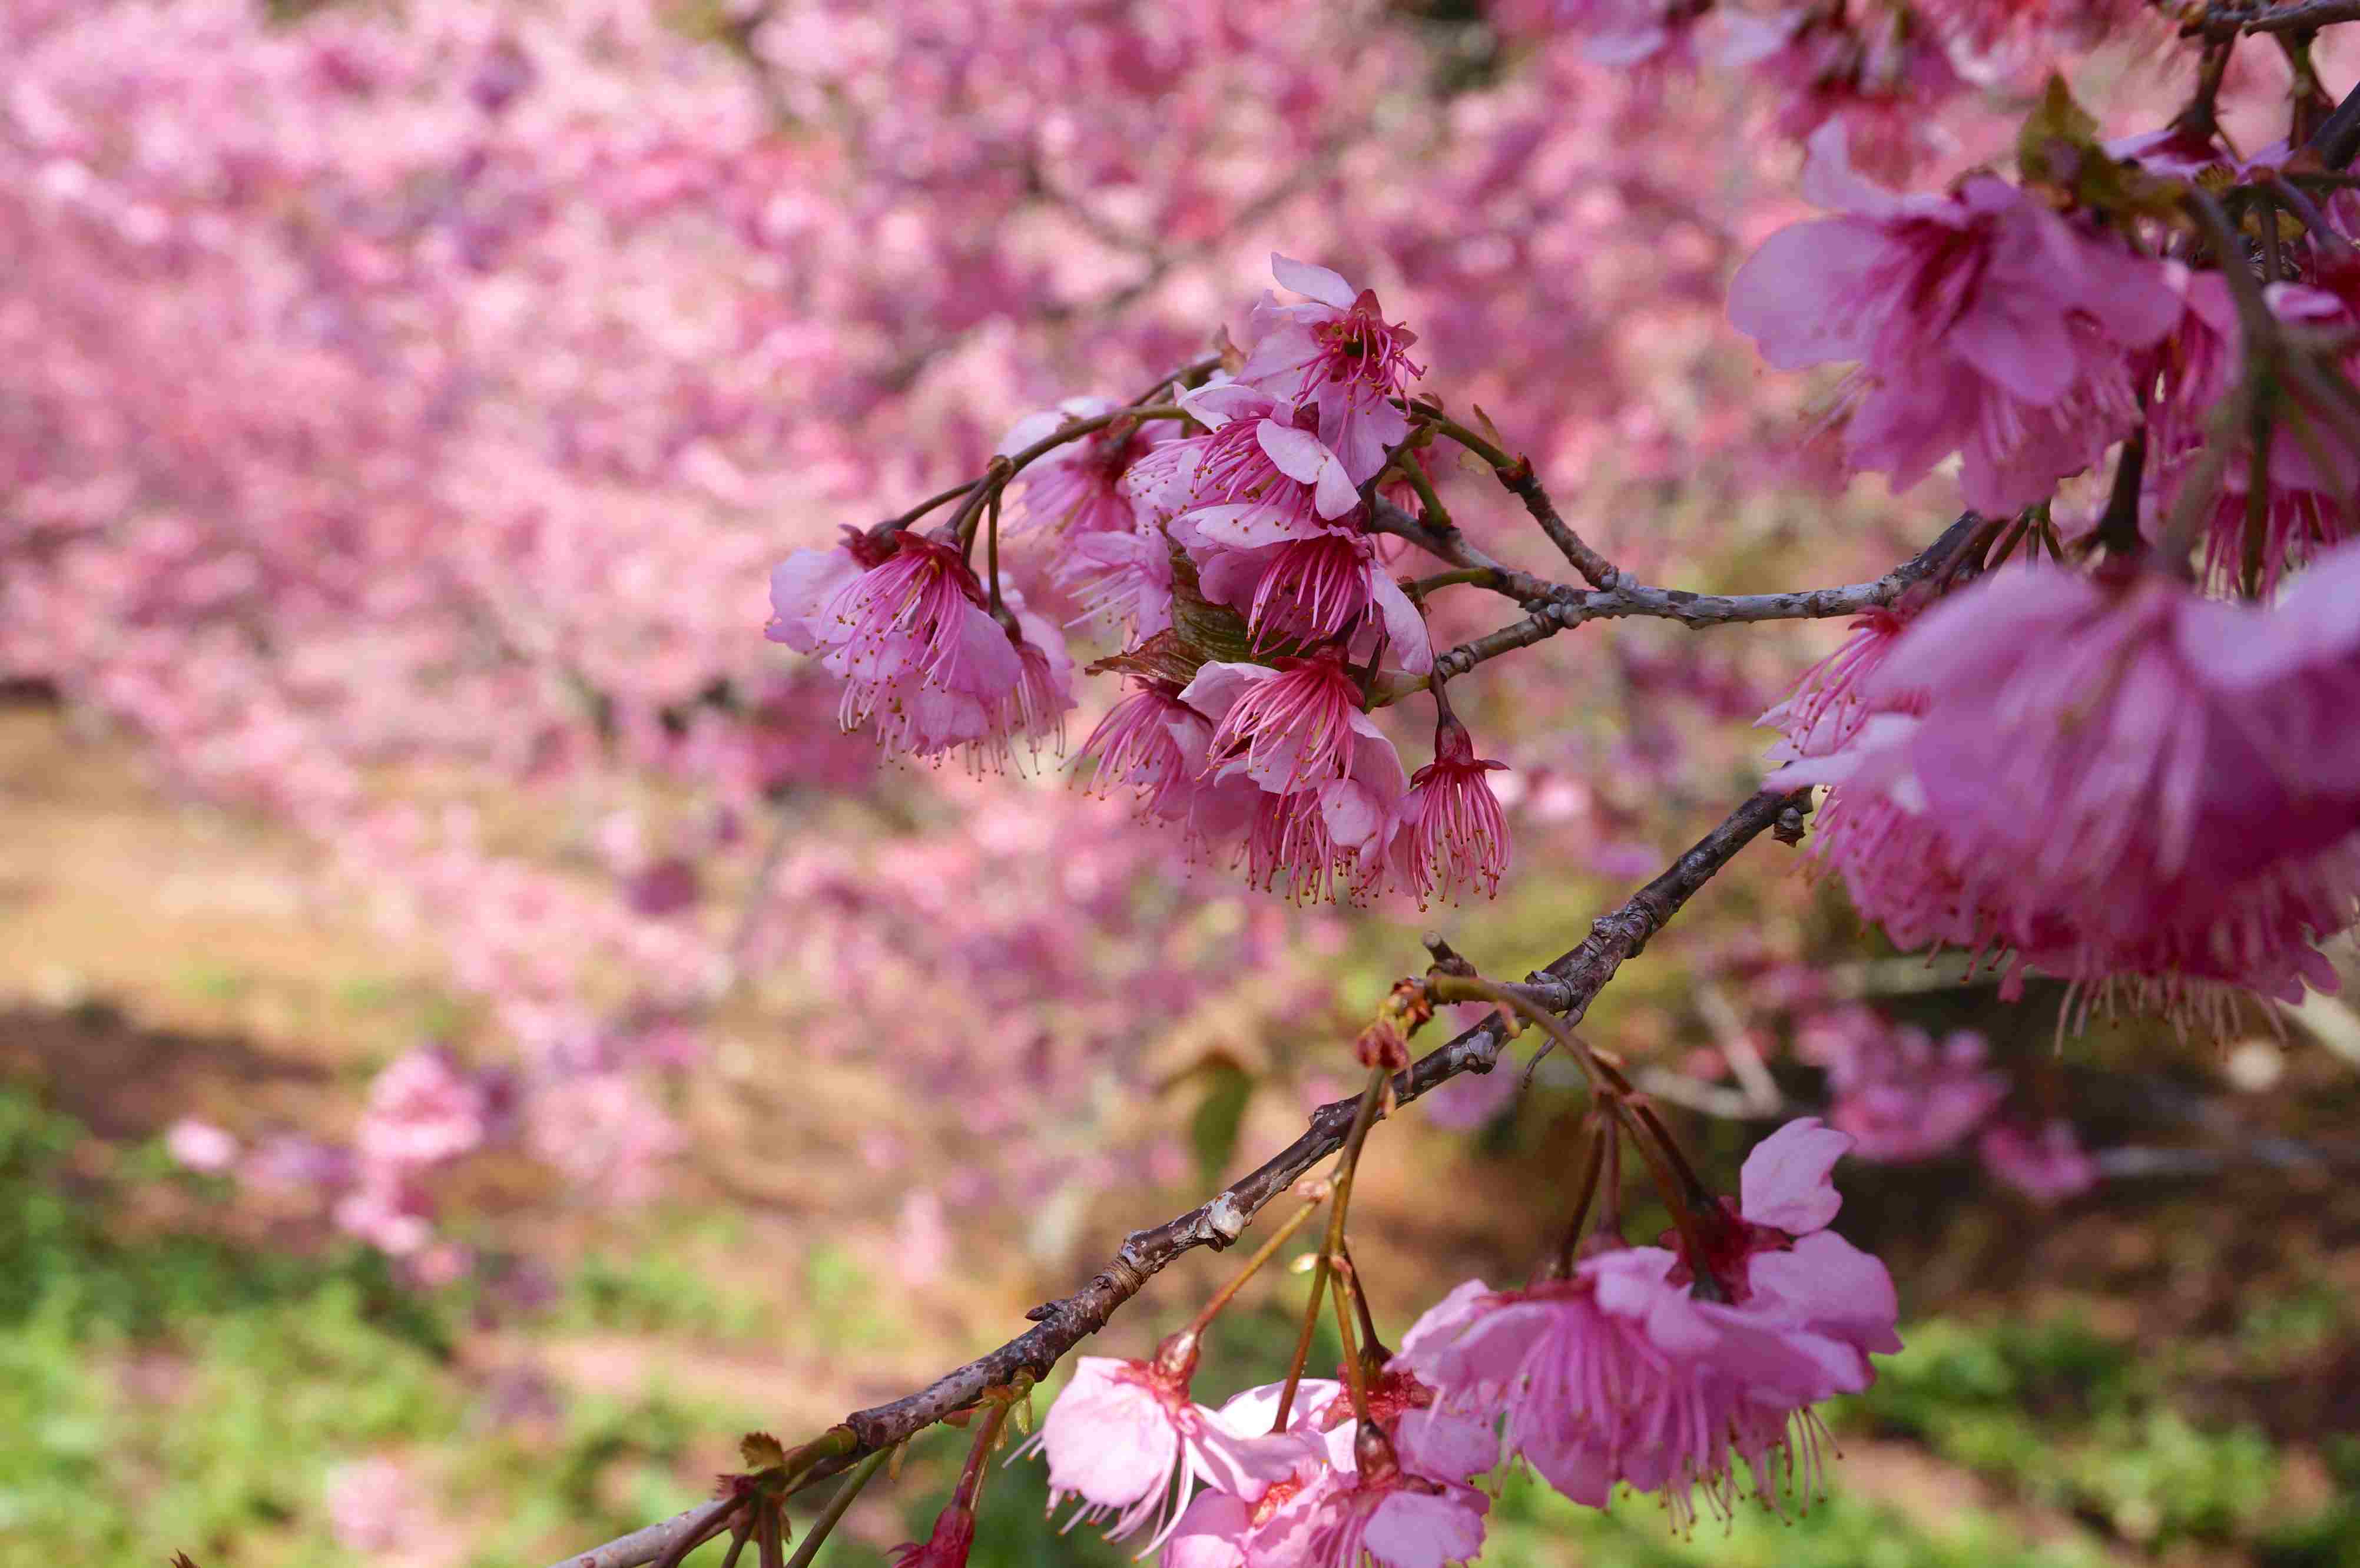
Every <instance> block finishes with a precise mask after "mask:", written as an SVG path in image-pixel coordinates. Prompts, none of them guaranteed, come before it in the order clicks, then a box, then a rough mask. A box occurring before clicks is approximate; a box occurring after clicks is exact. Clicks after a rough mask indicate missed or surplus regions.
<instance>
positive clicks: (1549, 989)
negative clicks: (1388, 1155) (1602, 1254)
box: [552, 536, 1947, 1568]
mask: <svg viewBox="0 0 2360 1568" xmlns="http://www.w3.org/2000/svg"><path fill="white" fill-rule="evenodd" d="M1946 537H1947V536H1946ZM1808 793H1809V792H1808V790H1806V791H1803V792H1802V793H1801V794H1797V795H1787V794H1781V793H1777V792H1775V791H1770V790H1765V791H1763V792H1761V793H1759V794H1756V795H1754V796H1753V797H1752V798H1751V799H1749V800H1746V801H1745V802H1744V803H1743V805H1741V806H1739V807H1738V808H1737V809H1736V810H1735V811H1732V812H1731V813H1730V814H1729V816H1728V817H1727V818H1726V819H1724V820H1723V821H1722V822H1721V824H1720V825H1719V826H1718V827H1716V828H1714V829H1713V830H1712V831H1711V832H1710V833H1707V834H1705V836H1704V837H1703V838H1701V839H1699V840H1698V841H1697V842H1696V844H1693V845H1691V846H1690V847H1689V849H1688V852H1687V853H1686V854H1685V855H1681V856H1680V857H1679V858H1678V859H1677V860H1675V861H1674V862H1672V864H1671V865H1670V866H1668V867H1666V869H1665V871H1664V872H1663V874H1662V875H1661V876H1659V877H1656V878H1655V880H1654V881H1652V882H1650V883H1648V884H1647V885H1646V886H1645V887H1642V888H1640V889H1639V890H1638V891H1637V892H1636V893H1634V894H1633V895H1632V896H1631V898H1630V899H1629V901H1628V902H1626V903H1624V904H1623V905H1622V907H1621V908H1620V909H1615V910H1613V911H1612V912H1611V913H1609V914H1606V915H1603V916H1601V917H1600V918H1599V919H1598V920H1596V921H1595V922H1593V923H1592V924H1591V926H1590V934H1589V936H1587V937H1586V938H1584V939H1583V940H1582V942H1581V945H1580V946H1579V947H1576V948H1575V949H1574V950H1573V951H1572V952H1570V953H1566V954H1565V955H1564V956H1562V957H1560V958H1558V959H1557V961H1556V962H1555V963H1553V964H1549V965H1548V967H1547V968H1546V969H1543V970H1540V971H1537V972H1535V974H1534V975H1531V976H1530V977H1529V978H1528V979H1527V982H1526V984H1527V985H1533V986H1537V987H1545V988H1546V995H1547V996H1548V1005H1549V1006H1550V1007H1553V1008H1555V1010H1557V1012H1560V1013H1562V1014H1564V1015H1565V1017H1566V1019H1567V1021H1568V1023H1579V1022H1580V1021H1581V1018H1582V1015H1583V1014H1585V1013H1586V1012H1588V1011H1589V1008H1590V1002H1591V1001H1592V1000H1593V999H1594V998H1595V997H1596V996H1597V995H1598V993H1599V992H1600V991H1601V990H1602V989H1603V988H1604V987H1605V985H1606V983H1607V982H1608V981H1609V980H1611V979H1612V978H1613V977H1614V972H1615V971H1616V970H1617V969H1619V968H1621V967H1622V964H1623V962H1624V961H1625V960H1627V959H1631V958H1635V957H1636V956H1638V954H1639V953H1641V952H1642V951H1644V949H1645V947H1646V945H1647V943H1648V942H1649V941H1650V940H1651V939H1652V938H1653V937H1654V936H1655V933H1656V932H1657V931H1661V930H1663V929H1664V927H1665V926H1666V924H1667V923H1669V921H1670V920H1671V919H1672V917H1673V916H1674V915H1676V914H1677V913H1678V912H1679V910H1680V908H1681V906H1683V905H1685V904H1686V903H1687V902H1688V899H1689V898H1692V897H1694V896H1695V894H1696V892H1697V891H1698V889H1699V888H1701V887H1703V886H1704V885H1705V884H1706V883H1707V882H1710V881H1711V880H1712V878H1713V877H1714V876H1715V875H1716V874H1718V873H1719V872H1720V870H1721V867H1722V866H1726V865H1728V864H1729V862H1730V861H1731V860H1732V858H1734V857H1735V856H1736V855H1737V852H1738V851H1739V850H1741V849H1743V848H1744V847H1745V846H1746V845H1747V844H1751V843H1752V842H1753V841H1754V839H1756V838H1758V837H1760V836H1761V835H1762V834H1763V833H1765V832H1768V831H1769V830H1770V829H1771V828H1773V827H1775V826H1776V825H1777V823H1778V822H1779V820H1780V819H1781V818H1782V817H1783V816H1786V813H1787V812H1788V811H1789V810H1790V809H1799V808H1803V807H1805V806H1807V804H1808ZM1507 1040H1508V1028H1507V1026H1506V1024H1505V1023H1503V1022H1502V1019H1501V1017H1500V1015H1499V1014H1497V1013H1493V1014H1492V1015H1491V1017H1490V1018H1485V1019H1484V1020H1483V1021H1482V1022H1481V1023H1480V1024H1477V1025H1476V1026H1475V1027H1474V1028H1473V1029H1468V1030H1466V1031H1465V1032H1464V1033H1462V1034H1460V1035H1459V1036H1458V1037H1457V1038H1456V1039H1454V1040H1451V1041H1450V1042H1449V1043H1448V1044H1447V1045H1443V1046H1439V1047H1437V1048H1436V1049H1435V1050H1433V1051H1428V1052H1427V1053H1426V1055H1424V1056H1422V1057H1420V1058H1419V1059H1418V1060H1417V1061H1415V1062H1412V1063H1411V1064H1410V1065H1409V1066H1408V1067H1406V1068H1404V1069H1403V1070H1402V1071H1401V1072H1400V1073H1398V1074H1396V1075H1395V1076H1394V1079H1393V1097H1394V1099H1395V1101H1396V1102H1397V1103H1399V1104H1404V1105H1406V1104H1407V1103H1408V1102H1410V1101H1412V1100H1415V1099H1416V1098H1417V1097H1418V1096H1419V1095H1421V1094H1426V1093H1428V1092H1429V1091H1431V1090H1433V1089H1435V1088H1437V1087H1438V1086H1439V1085H1441V1084H1443V1083H1448V1081H1449V1080H1451V1079H1453V1078H1456V1077H1458V1076H1459V1074H1460V1073H1489V1072H1491V1068H1492V1065H1493V1063H1495V1062H1497V1061H1498V1060H1499V1056H1500V1048H1501V1047H1502V1045H1504V1044H1505V1043H1506V1042H1507ZM1357 1106H1358V1096H1355V1097H1354V1098H1352V1099H1344V1100H1335V1101H1331V1102H1329V1103H1328V1104H1327V1105H1322V1106H1320V1107H1319V1109H1318V1110H1317V1111H1315V1112H1313V1113H1312V1116H1311V1124H1310V1126H1309V1127H1306V1128H1305V1129H1304V1132H1303V1136H1302V1137H1300V1138H1296V1139H1295V1141H1294V1142H1293V1143H1291V1144H1288V1145H1287V1146H1286V1147H1285V1148H1284V1149H1281V1150H1279V1151H1278V1152H1277V1153H1276V1154H1274V1155H1273V1156H1272V1157H1271V1158H1270V1159H1269V1160H1265V1161H1263V1162H1262V1165H1261V1166H1259V1167H1258V1168H1256V1169H1255V1170H1253V1171H1250V1172H1248V1173H1247V1174H1246V1175H1244V1176H1241V1177H1240V1178H1239V1179H1238V1180H1237V1181H1233V1182H1231V1183H1230V1184H1229V1186H1227V1187H1225V1188H1223V1189H1222V1190H1221V1191H1220V1192H1217V1193H1215V1194H1214V1195H1213V1196H1212V1198H1210V1199H1209V1200H1207V1202H1205V1203H1199V1204H1198V1205H1197V1206H1196V1207H1195V1208H1193V1209H1191V1210H1189V1211H1188V1212H1187V1213H1186V1214H1180V1215H1177V1216H1175V1217H1174V1218H1172V1219H1168V1220H1166V1221H1164V1223H1163V1224H1162V1225H1155V1226H1153V1227H1152V1228H1150V1229H1147V1230H1140V1231H1133V1232H1132V1233H1131V1235H1130V1236H1126V1237H1125V1238H1124V1239H1123V1243H1122V1246H1121V1247H1120V1248H1118V1249H1117V1250H1116V1252H1115V1255H1114V1258H1112V1260H1111V1261H1109V1263H1108V1265H1107V1266H1106V1267H1105V1268H1104V1269H1100V1270H1098V1274H1097V1275H1096V1277H1094V1278H1093V1279H1091V1280H1090V1282H1089V1283H1088V1284H1087V1285H1085V1286H1083V1287H1082V1288H1081V1289H1080V1290H1076V1292H1074V1293H1073V1294H1072V1295H1070V1296H1067V1297H1065V1299H1064V1300H1063V1301H1050V1302H1046V1303H1044V1304H1043V1305H1042V1306H1038V1307H1035V1308H1033V1309H1032V1312H1029V1313H1027V1314H1026V1316H1028V1317H1030V1318H1032V1320H1033V1326H1032V1328H1030V1329H1028V1330H1026V1331H1025V1332H1024V1333H1022V1334H1019V1335H1017V1336H1016V1337H1015V1338H1014V1339H1011V1340H1010V1341H1009V1342H1008V1343H1007V1344H1005V1345H1001V1346H1000V1348H999V1349H997V1350H994V1351H992V1352H990V1353H989V1355H986V1356H978V1357H977V1358H976V1359H975V1360H973V1361H970V1362H968V1363H967V1365H966V1366H964V1367H959V1368H958V1369H957V1370H956V1371H953V1372H949V1373H945V1375H944V1376H943V1377H938V1378H936V1379H935V1380H934V1382H933V1383H932V1384H930V1385H928V1386H927V1387H926V1388H923V1389H922V1390H920V1391H919V1392H917V1393H915V1394H912V1395H910V1396H909V1397H908V1398H907V1399H896V1400H894V1401H893V1402H892V1403H890V1404H886V1405H879V1406H876V1407H874V1408H873V1409H870V1410H855V1411H854V1412H853V1413H852V1414H850V1415H848V1416H847V1417H845V1419H844V1421H843V1423H842V1424H843V1427H844V1428H845V1429H847V1430H849V1431H850V1432H852V1433H853V1435H854V1437H855V1439H856V1440H857V1442H856V1443H855V1444H854V1445H853V1446H852V1447H851V1448H850V1449H849V1450H848V1451H847V1452H846V1453H843V1454H838V1455H836V1456H835V1457H832V1458H830V1459H828V1460H825V1461H824V1462H822V1463H821V1464H819V1465H815V1466H814V1467H813V1469H812V1470H811V1471H810V1472H809V1475H808V1476H807V1480H818V1479H821V1478H823V1477H825V1476H827V1475H833V1474H835V1473H836V1472H837V1471H839V1470H841V1469H843V1468H845V1467H846V1466H847V1465H850V1464H852V1463H854V1462H855V1461H857V1460H858V1459H859V1458H861V1457H862V1456H863V1455H865V1454H873V1453H876V1452H878V1451H879V1450H880V1449H884V1448H887V1447H890V1445H892V1444H893V1443H900V1442H901V1441H902V1440H904V1439H905V1438H908V1437H910V1436H911V1435H912V1434H913V1433H915V1432H920V1431H923V1429H925V1428H926V1427H929V1426H932V1425H933V1424H934V1422H936V1421H941V1420H942V1419H943V1418H944V1417H945V1416H946V1415H949V1414H951V1413H952V1412H954V1411H956V1410H964V1409H966V1408H967V1407H968V1406H970V1405H972V1404H974V1403H975V1402H976V1400H977V1399H980V1398H981V1397H982V1396H983V1393H984V1391H985V1390H986V1389H989V1388H995V1387H998V1386H1000V1385H1003V1384H1007V1383H1009V1382H1011V1380H1012V1379H1013V1378H1014V1377H1016V1376H1017V1375H1018V1374H1019V1373H1020V1372H1029V1373H1031V1374H1032V1376H1033V1377H1046V1376H1047V1375H1048V1373H1049V1370H1050V1368H1052V1367H1054V1366H1055V1365H1056V1364H1057V1362H1058V1361H1059V1360H1061V1359H1062V1358H1063V1357H1064V1356H1065V1353H1066V1352H1067V1351H1069V1350H1071V1349H1073V1348H1074V1346H1075V1345H1078V1344H1080V1343H1081V1342H1082V1341H1083V1340H1084V1339H1087V1338H1088V1337H1089V1336H1090V1335H1091V1334H1096V1333H1097V1332H1098V1330H1100V1329H1101V1328H1104V1327H1105V1326H1106V1324H1107V1322H1108V1320H1109V1319H1110V1318H1111V1317H1113V1316H1114V1314H1115V1312H1116V1311H1117V1310H1118V1309H1119V1308H1120V1307H1121V1306H1122V1304H1123V1303H1124V1302H1125V1301H1130V1300H1131V1297H1133V1296H1135V1295H1137V1294H1138V1293H1139V1291H1140V1290H1141V1289H1142V1287H1143V1286H1144V1285H1145V1284H1146V1283H1147V1281H1148V1280H1149V1279H1151V1278H1153V1276H1154V1275H1155V1274H1156V1273H1157V1272H1159V1271H1160V1270H1162V1269H1164V1267H1165V1266H1166V1265H1167V1264H1169V1263H1171V1262H1172V1261H1173V1259H1175V1258H1178V1257H1180V1256H1181V1255H1182V1254H1183V1253H1185V1252H1189V1251H1192V1250H1194V1249H1195V1248H1196V1247H1213V1248H1215V1249H1217V1250H1218V1249H1219V1248H1222V1247H1228V1246H1229V1245H1230V1244H1231V1243H1233V1242H1235V1241H1236V1240H1237V1239H1238V1237H1239V1236H1240V1235H1242V1234H1243V1233H1244V1231H1245V1229H1246V1227H1247V1226H1248V1225H1251V1224H1252V1223H1253V1218H1254V1215H1255V1214H1258V1213H1259V1212H1261V1210H1262V1207H1263V1206H1264V1205H1266V1204H1267V1203H1270V1202H1271V1201H1272V1200H1273V1198H1276V1197H1277V1196H1278V1195H1279V1194H1280V1193H1282V1192H1286V1191H1287V1190H1288V1189H1289V1188H1291V1187H1292V1186H1294V1184H1295V1181H1298V1180H1299V1179H1300V1178H1301V1177H1302V1176H1303V1175H1304V1174H1305V1173H1306V1171H1309V1170H1310V1169H1311V1168H1312V1167H1313V1166H1314V1165H1317V1163H1318V1162H1319V1161H1321V1160H1325V1159H1327V1157H1328V1156H1329V1155H1331V1154H1334V1153H1335V1152H1336V1151H1337V1150H1338V1149H1341V1148H1342V1147H1343V1145H1344V1138H1345V1134H1346V1132H1347V1131H1348V1130H1349V1127H1351V1123H1352V1116H1353V1113H1354V1111H1355V1109H1356V1108H1357ZM710 1514H711V1506H710V1505H702V1506H700V1507H698V1508H691V1509H689V1510H687V1511H686V1512H683V1513H681V1514H677V1515H675V1516H673V1517H672V1519H666V1520H664V1521H662V1522H661V1523H660V1524H652V1525H649V1526H647V1527H646V1528H645V1529H642V1530H634V1531H632V1532H631V1533H630V1534H628V1535H626V1536H623V1537H620V1538H618V1539H617V1540H615V1541H608V1542H606V1544H605V1545H603V1546H599V1547H595V1548H593V1549H592V1550H590V1551H588V1552H579V1553H576V1554H574V1556H571V1557H566V1558H563V1559H561V1560H560V1561H559V1562H558V1563H555V1564H553V1565H552V1568H639V1564H642V1563H651V1562H653V1561H655V1560H656V1559H657V1558H659V1557H661V1556H662V1555H663V1554H664V1553H665V1552H669V1551H671V1550H672V1548H673V1547H674V1546H675V1545H677V1544H678V1543H679V1541H680V1539H681V1537H682V1536H683V1534H684V1533H686V1532H688V1531H691V1530H695V1529H697V1528H699V1521H700V1520H702V1519H708V1518H709V1517H710Z"/></svg>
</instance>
